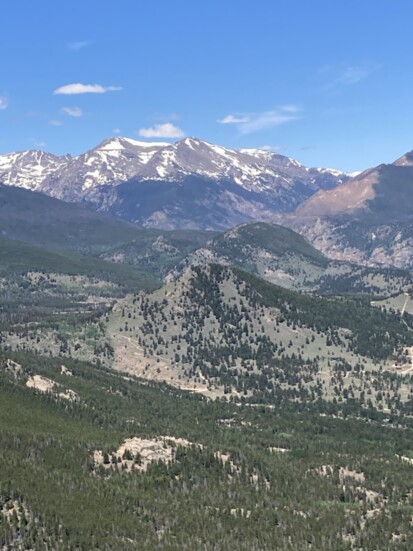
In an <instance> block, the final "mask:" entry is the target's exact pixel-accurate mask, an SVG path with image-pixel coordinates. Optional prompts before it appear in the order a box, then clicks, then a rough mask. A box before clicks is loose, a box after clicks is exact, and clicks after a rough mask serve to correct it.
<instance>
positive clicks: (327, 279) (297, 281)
mask: <svg viewBox="0 0 413 551" xmlns="http://www.w3.org/2000/svg"><path fill="white" fill-rule="evenodd" d="M210 262H215V263H218V264H222V265H228V266H235V267H238V268H241V269H243V270H246V271H249V272H250V273H252V274H256V275H258V276H259V277H262V278H263V279H265V280H267V281H270V282H271V283H275V284H277V285H281V286H283V287H287V288H292V289H300V290H305V291H307V292H318V293H323V294H343V293H344V294H358V293H361V294H363V293H364V294H371V295H391V294H395V293H399V292H400V293H402V292H404V291H406V290H408V289H410V288H412V285H413V279H412V277H411V275H410V274H409V273H407V272H404V271H401V270H396V269H393V270H390V269H384V268H382V269H379V268H375V269H373V268H365V267H361V266H358V265H356V264H354V263H349V262H337V261H332V260H331V259H329V258H327V257H326V256H324V255H323V254H322V253H320V252H319V251H318V250H317V249H315V248H314V247H313V246H312V245H310V243H309V242H308V241H307V240H306V239H304V238H303V237H302V236H301V235H299V234H298V233H296V232H294V231H292V230H291V229H288V228H285V227H283V226H279V225H276V224H267V223H264V222H255V223H252V224H243V225H241V226H237V227H236V228H233V229H231V230H229V231H227V232H225V233H221V234H219V235H217V236H216V237H214V238H213V239H211V240H210V241H209V242H208V243H207V244H206V245H205V246H203V247H202V246H201V247H199V248H198V249H197V250H195V251H193V252H191V253H190V254H189V255H188V256H187V257H186V258H185V259H184V260H183V261H182V262H181V263H180V264H178V266H177V268H176V269H175V270H173V271H172V273H171V276H176V275H177V274H179V273H180V272H181V271H182V270H183V269H185V268H186V267H189V266H192V265H204V264H208V263H210Z"/></svg>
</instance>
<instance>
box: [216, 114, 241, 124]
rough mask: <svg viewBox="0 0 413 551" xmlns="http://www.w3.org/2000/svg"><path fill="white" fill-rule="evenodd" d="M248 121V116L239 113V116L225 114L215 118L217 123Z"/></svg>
mask: <svg viewBox="0 0 413 551" xmlns="http://www.w3.org/2000/svg"><path fill="white" fill-rule="evenodd" d="M248 121H249V117H247V116H244V115H241V116H238V115H227V116H226V117H224V118H222V119H218V120H217V122H219V124H240V123H243V122H248Z"/></svg>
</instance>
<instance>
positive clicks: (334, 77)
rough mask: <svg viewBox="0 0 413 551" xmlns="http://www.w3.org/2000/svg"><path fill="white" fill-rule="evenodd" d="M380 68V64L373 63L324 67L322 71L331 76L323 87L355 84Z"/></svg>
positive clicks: (332, 87)
mask: <svg viewBox="0 0 413 551" xmlns="http://www.w3.org/2000/svg"><path fill="white" fill-rule="evenodd" d="M378 69H379V66H378V65H377V64H372V63H369V64H366V65H347V66H344V67H341V68H337V67H332V66H326V67H322V68H321V70H320V72H321V73H322V74H326V75H328V77H329V80H328V82H327V83H326V84H324V86H323V87H322V89H323V90H325V91H328V90H334V89H338V88H341V87H346V86H353V85H355V84H358V83H359V82H361V81H362V80H364V79H366V78H368V77H369V76H370V75H371V74H372V73H374V72H375V71H377V70H378Z"/></svg>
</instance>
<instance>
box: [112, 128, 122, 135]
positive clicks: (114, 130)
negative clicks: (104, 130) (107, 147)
mask: <svg viewBox="0 0 413 551" xmlns="http://www.w3.org/2000/svg"><path fill="white" fill-rule="evenodd" d="M112 132H113V133H114V134H121V129H120V128H114V129H113V130H112Z"/></svg>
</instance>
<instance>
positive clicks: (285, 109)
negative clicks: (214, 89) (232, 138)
mask: <svg viewBox="0 0 413 551" xmlns="http://www.w3.org/2000/svg"><path fill="white" fill-rule="evenodd" d="M300 118H301V108H300V107H298V106H297V105H282V106H280V107H277V109H273V110H272V111H264V112H262V113H253V114H245V115H237V116H234V115H227V116H226V117H224V118H223V119H221V120H219V121H218V122H219V123H221V124H235V125H236V126H237V129H238V130H239V132H240V133H241V134H252V133H253V132H259V131H260V130H265V129H268V128H273V127H275V126H280V125H281V124H286V123H287V122H291V121H295V120H297V119H300Z"/></svg>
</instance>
